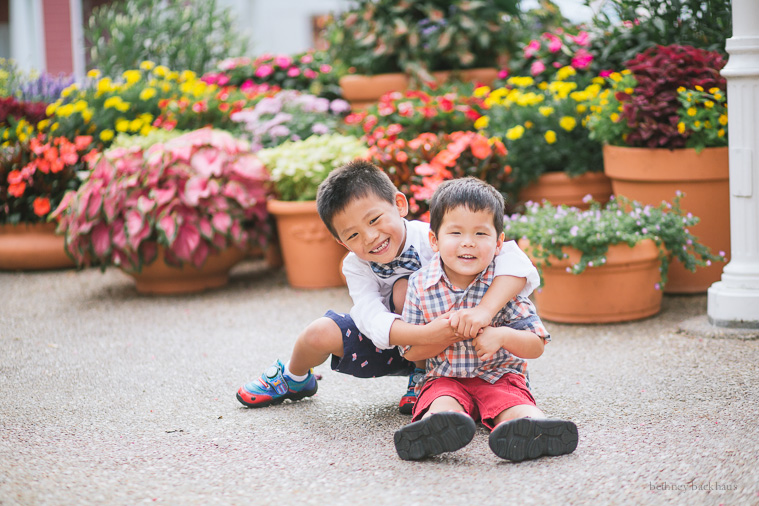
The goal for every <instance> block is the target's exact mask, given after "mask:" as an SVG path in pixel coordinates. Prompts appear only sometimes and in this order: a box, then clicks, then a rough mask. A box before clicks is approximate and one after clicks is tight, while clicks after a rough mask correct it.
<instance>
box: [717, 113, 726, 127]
mask: <svg viewBox="0 0 759 506" xmlns="http://www.w3.org/2000/svg"><path fill="white" fill-rule="evenodd" d="M719 124H720V125H722V126H725V125H727V114H720V115H719Z"/></svg>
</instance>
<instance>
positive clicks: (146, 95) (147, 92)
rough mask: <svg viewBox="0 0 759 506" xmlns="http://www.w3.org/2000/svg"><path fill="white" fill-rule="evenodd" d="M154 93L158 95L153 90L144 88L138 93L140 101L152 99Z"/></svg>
mask: <svg viewBox="0 0 759 506" xmlns="http://www.w3.org/2000/svg"><path fill="white" fill-rule="evenodd" d="M156 93H158V92H157V91H156V90H155V88H145V89H144V90H142V91H141V92H140V100H150V99H151V98H153V97H154V96H155V95H156Z"/></svg>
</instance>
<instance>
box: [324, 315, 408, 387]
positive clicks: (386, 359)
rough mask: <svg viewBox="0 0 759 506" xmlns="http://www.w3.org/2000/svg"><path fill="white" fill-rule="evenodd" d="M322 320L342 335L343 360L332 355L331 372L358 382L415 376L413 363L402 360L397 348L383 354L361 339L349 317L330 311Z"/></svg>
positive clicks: (370, 342)
mask: <svg viewBox="0 0 759 506" xmlns="http://www.w3.org/2000/svg"><path fill="white" fill-rule="evenodd" d="M324 316H326V317H327V318H329V319H331V320H332V321H334V322H335V323H336V324H337V326H338V327H340V332H341V333H342V335H343V356H342V357H338V356H335V355H332V370H333V371H337V372H341V373H343V374H350V375H351V376H355V377H357V378H376V377H379V376H408V375H409V374H411V373H412V372H414V363H413V362H409V361H408V360H406V359H405V358H403V357H402V356H401V354H400V353H399V352H398V348H397V347H395V346H394V347H392V348H390V349H387V350H382V349H380V348H377V347H376V346H375V345H374V343H373V342H372V340H371V339H369V338H368V337H365V336H363V335H362V334H361V332H359V330H358V327H356V324H355V323H353V318H351V315H350V314H348V313H336V312H334V311H331V310H330V311H327V313H326V314H325V315H324Z"/></svg>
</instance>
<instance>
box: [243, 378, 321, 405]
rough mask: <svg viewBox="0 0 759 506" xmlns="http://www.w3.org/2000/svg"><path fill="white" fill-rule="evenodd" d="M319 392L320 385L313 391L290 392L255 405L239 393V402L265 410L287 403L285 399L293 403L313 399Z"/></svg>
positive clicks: (315, 386) (316, 385)
mask: <svg viewBox="0 0 759 506" xmlns="http://www.w3.org/2000/svg"><path fill="white" fill-rule="evenodd" d="M317 390H319V384H318V383H316V384H315V385H314V389H313V390H301V391H300V392H288V393H286V394H285V395H283V396H281V397H277V398H276V399H271V400H268V401H264V402H258V403H255V404H252V403H249V402H246V401H245V400H244V399H243V398H242V396H241V395H240V392H237V400H238V401H240V403H241V404H242V405H244V406H245V407H248V408H265V407H267V406H276V405H277V404H282V403H283V402H284V401H285V399H290V400H291V401H299V400H301V399H305V398H306V397H311V396H312V395H314V394H315V393H316V391H317Z"/></svg>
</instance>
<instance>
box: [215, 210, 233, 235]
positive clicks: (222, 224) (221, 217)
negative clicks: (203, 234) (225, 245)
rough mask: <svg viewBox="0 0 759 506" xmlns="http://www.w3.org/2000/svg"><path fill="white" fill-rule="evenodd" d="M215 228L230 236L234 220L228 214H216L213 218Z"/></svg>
mask: <svg viewBox="0 0 759 506" xmlns="http://www.w3.org/2000/svg"><path fill="white" fill-rule="evenodd" d="M211 224H212V225H213V228H214V229H215V230H216V231H217V232H219V233H220V234H222V235H225V236H226V235H229V228H230V227H231V226H232V218H231V217H230V216H229V214H228V213H216V214H214V215H213V217H212V218H211Z"/></svg>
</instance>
